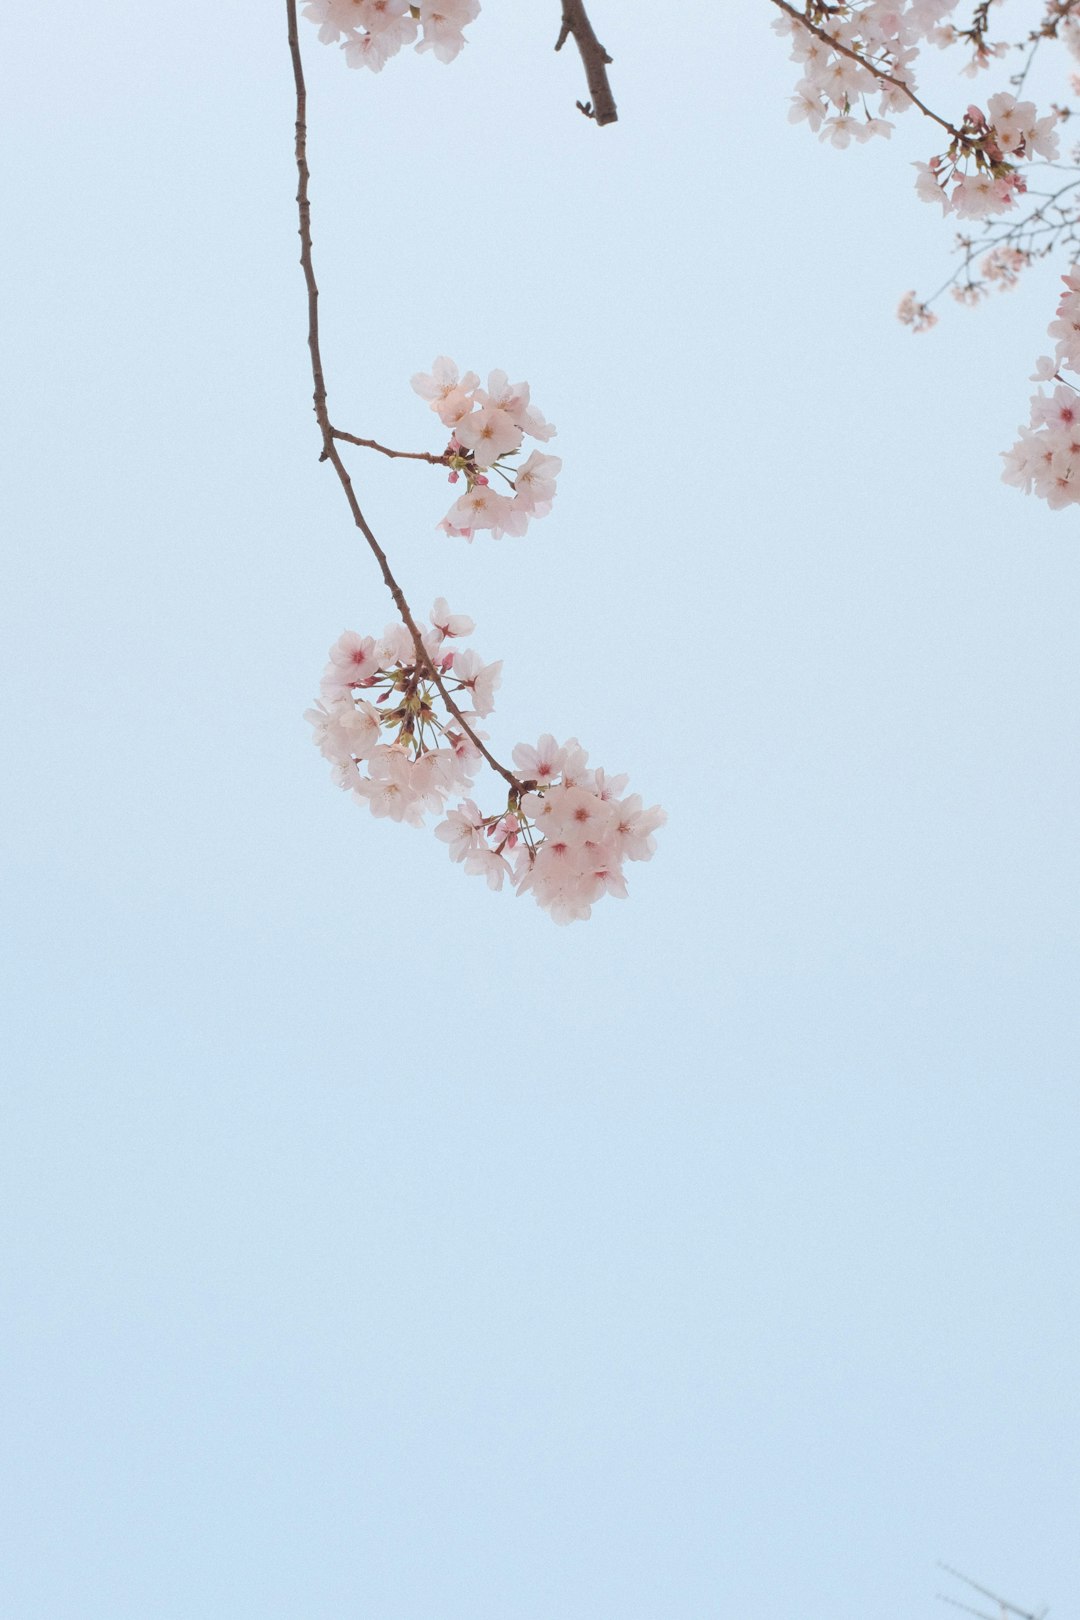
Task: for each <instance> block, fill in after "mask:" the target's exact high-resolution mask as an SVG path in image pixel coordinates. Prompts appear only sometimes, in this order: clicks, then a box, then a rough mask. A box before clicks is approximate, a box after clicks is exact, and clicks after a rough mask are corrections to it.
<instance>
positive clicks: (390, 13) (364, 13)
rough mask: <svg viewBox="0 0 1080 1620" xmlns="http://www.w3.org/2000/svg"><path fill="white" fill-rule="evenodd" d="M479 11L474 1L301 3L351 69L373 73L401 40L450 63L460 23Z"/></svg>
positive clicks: (461, 41) (460, 41) (458, 45)
mask: <svg viewBox="0 0 1080 1620" xmlns="http://www.w3.org/2000/svg"><path fill="white" fill-rule="evenodd" d="M479 15H480V0H418V3H417V4H415V5H411V4H410V3H409V0H308V4H307V5H306V6H305V7H304V16H305V17H308V18H310V20H311V21H312V22H313V23H315V24H316V25H317V27H318V30H319V38H320V39H321V40H322V42H323V44H324V45H336V44H338V43H339V42H340V45H341V49H342V50H343V51H344V52H345V60H346V62H348V64H349V66H350V67H351V68H358V67H366V68H370V69H371V70H372V72H374V73H378V72H379V71H380V70H381V69H382V68H383V66H384V65H385V64H386V63H387V62H388V61H389V60H390V58H391V57H392V56H396V55H397V53H398V51H400V50H401V48H402V46H403V45H412V44H415V45H416V49H417V50H418V51H433V52H434V54H435V55H436V56H437V57H438V59H439V61H440V62H452V61H453V60H454V57H455V56H457V55H458V53H459V52H460V51H461V49H462V47H463V46H464V45H465V43H466V40H465V34H464V29H465V26H466V24H468V23H471V22H474V21H475V20H476V18H477V17H478V16H479ZM418 33H419V34H420V36H421V37H420V39H419V40H418V39H417V37H416V36H417V34H418Z"/></svg>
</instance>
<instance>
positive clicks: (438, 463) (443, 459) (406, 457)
mask: <svg viewBox="0 0 1080 1620" xmlns="http://www.w3.org/2000/svg"><path fill="white" fill-rule="evenodd" d="M330 432H331V433H332V434H333V436H334V438H335V439H343V440H344V441H345V443H346V444H359V445H363V447H364V449H365V450H378V452H379V453H380V455H384V456H393V457H394V458H395V460H399V461H428V462H430V463H431V465H432V466H433V467H449V465H450V457H449V456H433V455H432V454H431V453H430V452H429V451H427V450H388V449H387V448H386V446H385V444H377V443H376V442H375V440H374V439H358V438H357V437H356V434H355V433H345V432H343V431H342V429H341V428H336V427H332V428H331V429H330Z"/></svg>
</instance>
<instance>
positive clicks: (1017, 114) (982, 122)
mask: <svg viewBox="0 0 1080 1620" xmlns="http://www.w3.org/2000/svg"><path fill="white" fill-rule="evenodd" d="M955 4H956V0H906V3H905V0H853V3H850V4H840V5H831V6H824V5H822V4H820V3H818V0H806V9H805V12H804V16H805V18H806V22H807V23H808V24H812V25H813V26H812V27H810V26H804V24H803V23H802V22H800V21H799V19H798V18H796V17H793V16H792V15H791V14H790V13H789V12H788V11H785V12H784V13H783V15H782V16H781V17H779V18H778V19H777V20H776V22H775V23H774V25H773V26H774V27H775V28H776V29H777V30H778V31H779V32H781V33H783V34H786V35H789V36H790V38H791V54H792V57H793V58H794V59H795V61H796V62H798V64H799V66H800V67H801V69H802V73H803V77H802V78H801V79H800V80H799V82H798V84H797V85H796V87H795V95H794V97H793V98H792V106H791V110H790V112H789V114H788V116H789V118H790V120H791V121H792V122H793V123H795V122H799V121H801V120H804V119H805V121H806V122H807V123H808V124H809V126H810V128H811V129H812V130H814V131H816V132H818V133H819V135H820V138H821V139H822V140H827V141H830V142H831V143H832V145H833V146H838V147H846V146H849V145H850V144H851V142H852V140H855V141H857V142H862V141H867V140H869V139H871V137H873V136H875V135H884V136H888V135H890V134H891V133H892V129H893V125H892V123H891V122H890V121H889V118H888V116H886V115H888V114H893V113H898V112H903V111H905V110H906V109H907V108H908V107H910V106H913V105H914V104H915V102H914V100H913V98H914V95H915V79H914V75H913V72H912V68H913V64H914V62H915V60H916V58H917V57H918V54H919V49H920V46H921V45H922V44H923V43H924V42H926V41H928V40H929V41H932V42H933V43H934V44H937V45H942V46H944V45H948V44H952V43H954V42H955V41H956V40H957V38H959V37H960V36H959V35H958V33H957V30H956V29H955V28H953V27H951V26H950V25H946V24H944V23H943V18H944V17H945V16H946V15H947V14H948V13H949V12H950V11H951V10H952V9H953V7H954V5H955ZM970 32H971V31H969V33H970ZM973 43H974V46H975V52H976V54H975V59H974V60H975V62H976V64H979V65H983V64H984V63H985V61H987V60H989V57H990V56H991V55H997V54H1000V53H999V51H998V48H997V47H996V46H995V47H988V46H987V45H986V43H985V40H984V39H983V38H982V36H981V35H978V37H974V36H973ZM869 98H876V101H877V106H876V109H871V107H870V105H869ZM1057 122H1058V114H1057V113H1049V114H1047V115H1046V116H1045V117H1043V118H1040V117H1039V115H1038V113H1037V111H1036V108H1035V105H1034V103H1033V102H1030V101H1021V102H1018V101H1017V100H1016V97H1015V96H1012V95H1009V94H1007V93H1005V92H1002V93H1000V94H999V95H994V96H991V97H990V99H989V101H988V102H987V106H986V111H985V112H984V111H983V109H982V108H981V107H976V106H974V105H973V106H969V107H968V108H967V110H966V112H965V114H964V117H963V120H962V121H961V123H960V124H959V126H953V125H951V124H950V125H948V126H947V127H948V129H949V130H950V132H951V135H952V139H951V141H950V143H949V146H948V148H947V150H946V151H945V152H942V153H938V154H936V155H935V156H933V157H932V158H931V159H930V161H929V162H928V163H918V164H916V165H915V167H916V169H917V170H918V178H917V180H916V191H917V193H918V195H919V196H920V197H922V198H923V199H924V200H925V201H927V202H937V203H940V205H941V208H942V212H943V213H954V214H956V216H957V217H958V218H960V219H983V218H986V217H988V216H989V215H991V214H998V213H1003V212H1005V211H1006V210H1008V209H1010V208H1012V207H1013V206H1014V204H1015V201H1016V198H1017V197H1018V196H1019V195H1021V194H1022V193H1023V192H1024V191H1025V190H1026V182H1025V179H1024V176H1023V174H1022V172H1021V171H1020V169H1019V167H1018V165H1019V164H1020V163H1022V162H1025V161H1030V160H1032V159H1033V158H1035V157H1041V158H1045V159H1047V160H1048V161H1052V160H1053V159H1054V158H1056V157H1057V153H1058V138H1057V134H1056V133H1055V127H1056V125H1057ZM916 329H917V330H919V329H920V328H918V327H916Z"/></svg>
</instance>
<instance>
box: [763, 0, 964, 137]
mask: <svg viewBox="0 0 1080 1620" xmlns="http://www.w3.org/2000/svg"><path fill="white" fill-rule="evenodd" d="M772 3H773V5H774V6H777V7H779V9H780V10H781V11H786V12H787V14H788V16H789V17H793V18H794V19H795V21H796V22H797V23H799V25H800V26H801V27H803V28H805V29H806V31H807V32H808V33H810V34H813V35H814V36H815V37H816V38H817V39H820V40H821V41H822V42H823V43H824V44H826V45H828V46H829V48H830V50H834V51H839V52H840V55H841V56H848V57H850V58H851V60H852V61H853V62H858V64H859V66H860V67H863V68H865V69H866V71H867V72H868V73H872V74H873V75H874V78H875V79H879V80H880V81H881V83H882V84H891V85H893V86H894V87H895V88H896V89H897V90H902V91H903V92H904V95H905V96H907V98H908V100H909V101H910V102H911V104H912V106H913V107H918V109H919V111H920V112H921V113H923V114H924V115H925V117H927V118H932V119H933V121H934V123H935V124H940V125H941V127H942V129H945V130H948V132H949V134H950V135H951V136H952V138H953V140H954V141H960V142H962V143H963V144H964V145H965V146H968V145H970V144H972V143H971V142H970V141H969V138H968V136H966V135H964V134H963V133H962V132H961V131H960V130H958V129H957V128H956V126H955V125H954V124H950V123H949V120H948V119H947V118H941V117H940V116H939V115H938V114H937V113H936V112H933V111H931V109H930V108H929V107H928V106H927V105H926V103H925V101H920V100H919V98H918V96H917V95H916V94H915V92H914V90H912V89H911V87H910V85H906V84H905V83H904V81H903V79H897V78H894V77H893V75H892V74H891V73H886V72H885V69H884V68H879V67H876V66H875V64H874V63H873V62H871V61H869V60H868V59H867V58H866V57H865V56H861V55H860V54H859V52H858V51H853V50H852V48H851V46H850V45H844V44H843V43H842V42H841V41H840V40H838V39H834V38H833V36H832V35H831V34H830V33H828V32H827V31H826V30H825V29H824V28H820V27H819V26H818V24H817V23H812V22H811V21H810V19H809V17H807V16H806V15H805V14H804V13H803V12H801V11H799V10H798V9H797V8H796V7H795V6H793V5H789V4H788V0H772Z"/></svg>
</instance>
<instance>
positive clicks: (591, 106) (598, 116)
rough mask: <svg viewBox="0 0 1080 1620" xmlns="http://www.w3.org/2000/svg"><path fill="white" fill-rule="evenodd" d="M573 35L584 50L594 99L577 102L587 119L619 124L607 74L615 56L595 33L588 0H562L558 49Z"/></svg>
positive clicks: (582, 56)
mask: <svg viewBox="0 0 1080 1620" xmlns="http://www.w3.org/2000/svg"><path fill="white" fill-rule="evenodd" d="M571 34H572V35H573V37H574V44H575V45H576V46H577V48H578V50H579V52H580V53H581V61H582V64H583V66H584V68H585V81H586V83H587V84H588V86H589V94H590V95H591V96H592V100H591V101H585V102H581V101H579V102H578V103H577V106H578V108H579V110H580V111H581V112H583V113H584V114H585V116H586V118H591V119H593V120H594V121H595V122H596V123H597V124H615V123H617V122H618V118H619V115H618V113H617V112H616V110H615V97H614V96H613V95H612V93H611V86H610V84H609V83H608V76H607V70H608V68H609V67H610V66H611V57H610V56H609V55H608V53H607V51H605V49H604V47H603V46H602V45H601V43H600V41H599V40H598V39H597V37H596V35H595V33H594V32H593V25H592V23H591V22H590V21H589V15H588V12H587V11H586V10H585V3H584V0H562V24H561V26H560V28H559V37H558V39H557V40H556V41H555V49H556V50H557V51H561V50H562V48H563V46H564V45H565V44H566V41H567V40H568V39H569V37H570V36H571Z"/></svg>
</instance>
